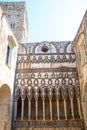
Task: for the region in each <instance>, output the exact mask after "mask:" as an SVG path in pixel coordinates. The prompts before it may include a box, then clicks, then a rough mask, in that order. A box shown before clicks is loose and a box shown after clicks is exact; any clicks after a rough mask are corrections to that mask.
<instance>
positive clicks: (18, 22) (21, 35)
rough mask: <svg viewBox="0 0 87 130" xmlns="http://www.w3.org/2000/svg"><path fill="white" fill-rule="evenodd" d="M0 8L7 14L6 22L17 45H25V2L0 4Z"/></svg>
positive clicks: (26, 25)
mask: <svg viewBox="0 0 87 130" xmlns="http://www.w3.org/2000/svg"><path fill="white" fill-rule="evenodd" d="M0 6H1V7H2V9H3V10H4V11H6V12H7V13H8V16H7V20H8V23H9V25H10V27H11V29H12V31H13V33H14V34H15V36H16V38H17V41H18V43H26V42H27V37H28V19H27V11H26V4H25V2H0Z"/></svg>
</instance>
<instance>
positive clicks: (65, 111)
mask: <svg viewBox="0 0 87 130" xmlns="http://www.w3.org/2000/svg"><path fill="white" fill-rule="evenodd" d="M64 113H65V119H66V120H67V110H66V100H65V99H64Z"/></svg>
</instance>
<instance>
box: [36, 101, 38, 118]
mask: <svg viewBox="0 0 87 130" xmlns="http://www.w3.org/2000/svg"><path fill="white" fill-rule="evenodd" d="M37 118H38V100H36V120H37Z"/></svg>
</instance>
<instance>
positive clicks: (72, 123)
mask: <svg viewBox="0 0 87 130" xmlns="http://www.w3.org/2000/svg"><path fill="white" fill-rule="evenodd" d="M82 126H83V123H82V120H58V121H14V127H15V128H24V127H26V128H47V127H51V128H52V127H80V128H82Z"/></svg>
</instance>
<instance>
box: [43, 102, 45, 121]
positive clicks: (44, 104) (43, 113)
mask: <svg viewBox="0 0 87 130" xmlns="http://www.w3.org/2000/svg"><path fill="white" fill-rule="evenodd" d="M43 120H45V100H43Z"/></svg>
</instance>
